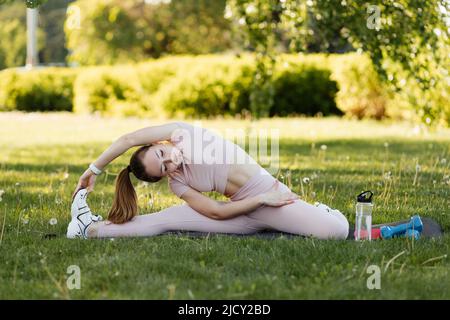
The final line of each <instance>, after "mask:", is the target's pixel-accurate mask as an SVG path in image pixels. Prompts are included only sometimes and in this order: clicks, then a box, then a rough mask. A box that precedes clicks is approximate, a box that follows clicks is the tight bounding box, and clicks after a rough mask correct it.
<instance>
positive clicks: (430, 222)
mask: <svg viewBox="0 0 450 320" xmlns="http://www.w3.org/2000/svg"><path fill="white" fill-rule="evenodd" d="M421 219H422V222H423V231H422V233H421V237H425V238H431V237H434V238H436V237H440V236H442V234H443V231H442V228H441V226H440V225H439V224H438V223H437V222H436V220H434V219H432V218H426V217H425V218H423V217H421ZM406 222H409V219H407V220H401V221H395V222H390V223H383V224H377V225H373V226H372V227H373V228H379V227H381V226H396V225H399V224H402V223H406ZM354 230H355V229H354V228H353V227H350V230H349V233H348V237H347V240H354V239H355V237H354ZM168 234H170V235H176V236H188V237H206V236H208V235H215V234H220V235H227V236H232V237H257V238H266V239H273V238H278V237H281V236H283V237H286V238H293V237H295V238H297V237H303V236H299V235H296V234H292V233H287V232H282V231H274V230H262V231H260V232H258V233H252V234H238V233H212V232H197V231H168V232H165V233H163V235H168Z"/></svg>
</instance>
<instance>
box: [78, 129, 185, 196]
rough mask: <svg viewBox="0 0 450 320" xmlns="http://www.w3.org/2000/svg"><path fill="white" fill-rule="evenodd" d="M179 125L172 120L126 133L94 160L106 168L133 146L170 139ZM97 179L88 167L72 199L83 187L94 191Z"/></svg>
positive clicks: (98, 165) (95, 163)
mask: <svg viewBox="0 0 450 320" xmlns="http://www.w3.org/2000/svg"><path fill="white" fill-rule="evenodd" d="M179 127H180V125H179V122H172V123H168V124H163V125H159V126H151V127H146V128H142V129H139V130H136V131H133V132H130V133H127V134H124V135H122V136H120V137H119V138H117V139H116V140H115V141H114V142H113V143H112V144H111V145H110V146H109V147H108V149H106V150H105V151H103V153H102V154H101V155H100V156H99V157H98V158H97V159H96V160H95V161H94V162H93V164H94V166H96V167H97V168H98V169H100V170H103V168H105V167H106V166H107V165H108V164H109V163H110V162H111V161H113V160H114V159H116V158H117V157H118V156H120V155H122V154H123V153H125V152H126V151H127V150H128V149H130V148H132V147H135V146H141V145H146V144H150V143H154V142H158V141H164V140H169V139H170V138H171V135H172V132H173V131H174V130H175V129H177V128H179ZM95 179H96V175H95V174H94V172H92V171H91V169H89V168H88V169H86V171H85V172H84V173H83V174H82V175H81V177H80V179H79V180H78V184H77V187H76V188H75V191H74V192H73V194H72V199H73V198H74V196H75V194H76V193H77V191H78V190H80V189H81V188H87V189H88V191H89V192H90V191H92V189H93V188H94V184H95Z"/></svg>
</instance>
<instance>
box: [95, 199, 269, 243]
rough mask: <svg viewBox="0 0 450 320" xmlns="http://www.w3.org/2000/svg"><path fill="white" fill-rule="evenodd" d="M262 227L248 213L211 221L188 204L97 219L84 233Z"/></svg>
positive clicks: (248, 230) (114, 234)
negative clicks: (119, 219) (116, 220)
mask: <svg viewBox="0 0 450 320" xmlns="http://www.w3.org/2000/svg"><path fill="white" fill-rule="evenodd" d="M262 229H264V224H261V223H259V222H258V221H255V220H253V219H250V218H248V217H247V216H239V217H236V218H232V219H227V220H214V219H210V218H208V217H206V216H204V215H202V214H200V213H198V212H197V211H195V210H194V209H192V208H191V207H189V206H188V205H178V206H173V207H170V208H167V209H164V210H162V211H159V212H155V213H151V214H146V215H139V216H136V217H134V218H133V219H132V220H131V221H129V222H126V223H123V224H112V223H109V224H108V222H107V221H101V222H96V223H94V224H92V225H91V226H90V227H89V229H88V232H87V233H88V237H89V238H105V237H106V238H108V237H111V238H112V237H147V236H154V235H158V234H161V233H164V232H166V231H176V230H186V231H200V232H214V233H239V234H250V233H255V232H258V231H259V230H262Z"/></svg>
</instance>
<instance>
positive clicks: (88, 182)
mask: <svg viewBox="0 0 450 320" xmlns="http://www.w3.org/2000/svg"><path fill="white" fill-rule="evenodd" d="M96 178H97V176H96V175H95V174H94V173H93V172H92V171H91V169H86V171H85V172H84V173H83V174H82V175H81V177H80V179H79V180H78V185H77V187H76V188H75V192H74V193H73V194H72V201H73V198H74V197H75V195H76V194H77V192H78V191H79V190H80V189H84V188H86V189H87V191H88V192H91V191H93V190H94V185H95V179H96Z"/></svg>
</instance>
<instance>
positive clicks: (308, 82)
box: [270, 66, 342, 116]
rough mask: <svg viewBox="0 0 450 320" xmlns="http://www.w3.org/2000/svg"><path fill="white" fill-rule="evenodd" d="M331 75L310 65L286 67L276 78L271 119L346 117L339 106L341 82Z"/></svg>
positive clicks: (278, 72)
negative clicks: (299, 115) (337, 98)
mask: <svg viewBox="0 0 450 320" xmlns="http://www.w3.org/2000/svg"><path fill="white" fill-rule="evenodd" d="M330 75H331V72H330V71H328V70H325V69H318V68H316V67H310V66H292V67H287V66H284V67H282V68H281V70H277V72H276V74H275V76H274V87H275V96H274V106H273V107H272V109H271V110H270V116H289V115H294V114H303V115H309V116H313V115H316V114H319V113H320V114H322V115H324V116H327V115H330V114H337V115H342V111H341V110H339V109H338V108H337V106H336V101H335V96H336V93H337V91H338V87H337V82H336V81H333V80H331V79H330Z"/></svg>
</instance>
